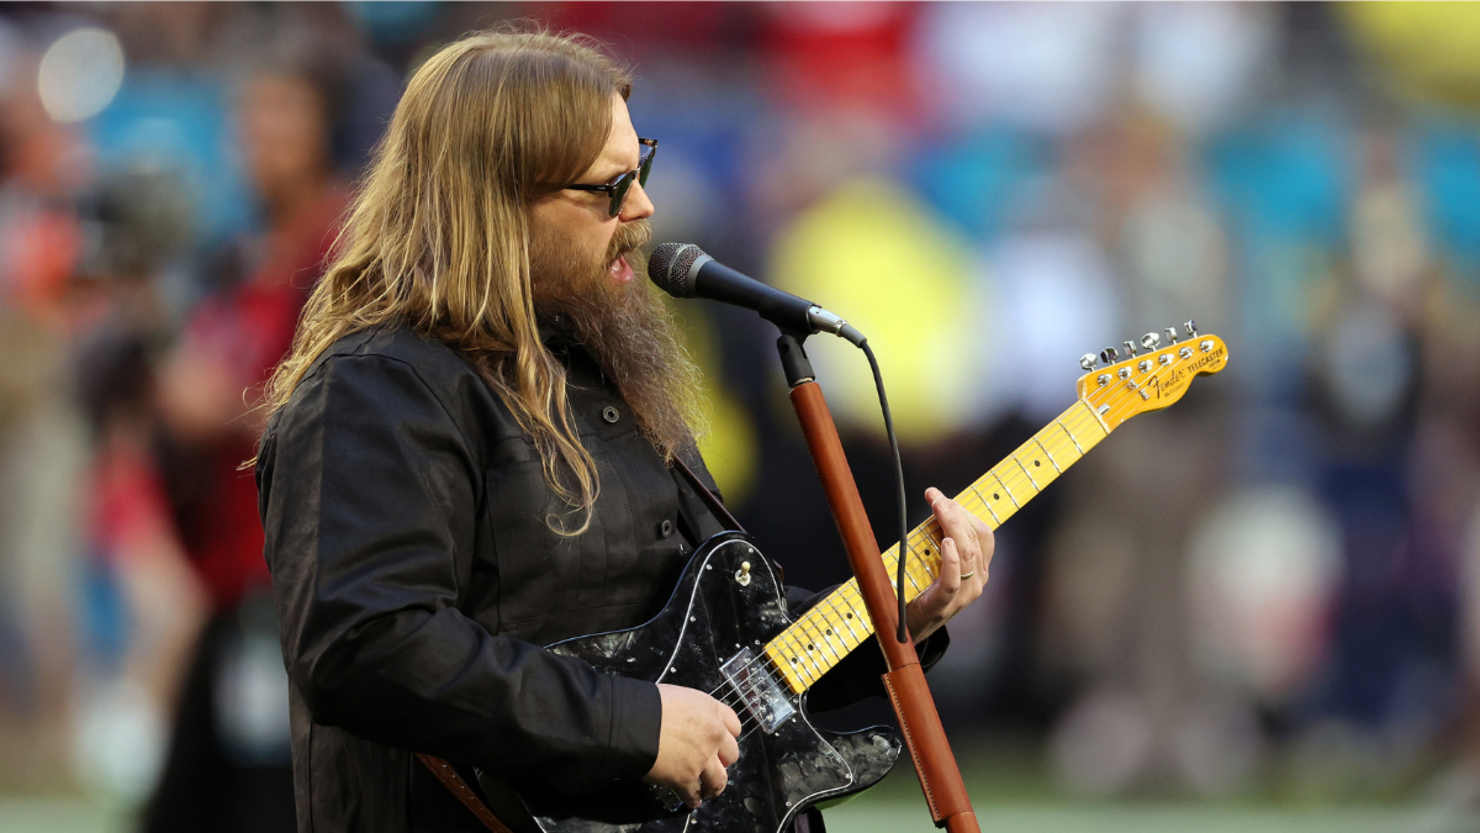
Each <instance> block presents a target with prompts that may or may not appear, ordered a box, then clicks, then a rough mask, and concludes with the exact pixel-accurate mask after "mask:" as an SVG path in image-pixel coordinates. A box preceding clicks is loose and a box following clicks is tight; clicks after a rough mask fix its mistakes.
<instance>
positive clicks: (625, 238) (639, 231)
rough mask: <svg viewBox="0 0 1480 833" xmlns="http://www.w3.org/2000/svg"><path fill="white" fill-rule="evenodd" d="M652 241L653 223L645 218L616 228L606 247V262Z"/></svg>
mask: <svg viewBox="0 0 1480 833" xmlns="http://www.w3.org/2000/svg"><path fill="white" fill-rule="evenodd" d="M651 242H653V224H652V223H650V222H648V221H647V220H636V221H633V222H631V223H627V224H626V225H624V226H622V227H621V228H619V229H617V231H616V233H615V234H613V235H612V242H611V245H610V246H608V248H607V255H608V257H607V259H606V262H607V263H611V262H612V261H614V260H616V259H617V258H619V257H621V256H622V255H625V254H627V253H628V252H630V251H633V250H634V249H639V248H641V247H643V246H646V245H647V244H649V243H651Z"/></svg>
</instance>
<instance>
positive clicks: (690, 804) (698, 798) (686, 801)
mask: <svg viewBox="0 0 1480 833" xmlns="http://www.w3.org/2000/svg"><path fill="white" fill-rule="evenodd" d="M669 789H671V790H673V792H674V793H675V794H676V795H677V796H678V799H679V800H680V801H682V802H683V806H685V807H687V808H689V809H690V810H693V809H695V808H696V807H698V806H699V805H700V804H703V803H704V796H703V795H701V793H702V792H703V790H704V788H703V786H702V785H701V784H700V783H699V782H697V781H696V782H694V783H693V784H684V785H678V784H674V785H671V786H669Z"/></svg>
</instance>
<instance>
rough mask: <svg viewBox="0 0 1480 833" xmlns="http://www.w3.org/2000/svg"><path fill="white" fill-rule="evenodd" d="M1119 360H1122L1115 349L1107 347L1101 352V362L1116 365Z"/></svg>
mask: <svg viewBox="0 0 1480 833" xmlns="http://www.w3.org/2000/svg"><path fill="white" fill-rule="evenodd" d="M1118 358H1120V354H1119V353H1117V352H1115V348H1114V347H1106V348H1105V349H1104V350H1101V351H1100V361H1102V362H1104V363H1105V364H1115V360H1116V359H1118Z"/></svg>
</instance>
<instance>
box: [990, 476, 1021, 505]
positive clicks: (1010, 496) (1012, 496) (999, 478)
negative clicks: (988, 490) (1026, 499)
mask: <svg viewBox="0 0 1480 833" xmlns="http://www.w3.org/2000/svg"><path fill="white" fill-rule="evenodd" d="M987 473H988V474H990V475H992V476H993V477H995V478H997V484H998V485H999V486H1001V487H1002V491H1004V492H1006V493H1007V499H1008V500H1010V501H1012V505H1013V507H1014V508H1017V509H1021V508H1023V505H1022V504H1021V503H1018V500H1017V495H1015V494H1013V493H1012V490H1011V489H1009V488H1007V484H1006V483H1004V482H1003V481H1002V475H1000V474H998V473H997V470H996V469H995V468H994V469H992V470H991V471H990V472H987Z"/></svg>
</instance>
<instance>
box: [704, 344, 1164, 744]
mask: <svg viewBox="0 0 1480 833" xmlns="http://www.w3.org/2000/svg"><path fill="white" fill-rule="evenodd" d="M1180 363H1181V360H1179V361H1178V362H1176V363H1175V364H1180ZM1175 364H1172V365H1168V366H1166V368H1167V369H1170V368H1171V367H1175ZM1104 393H1106V391H1103V390H1096V391H1095V392H1094V393H1093V394H1091V395H1090V397H1089V398H1091V399H1095V400H1098V399H1100V398H1102V397H1103V395H1104ZM1127 398H1128V397H1127ZM1081 402H1084V400H1081ZM1085 404H1086V405H1087V406H1088V407H1093V405H1090V404H1089V403H1085ZM1094 404H1101V403H1099V402H1095V403H1094ZM1132 404H1134V403H1132ZM1072 407H1073V406H1071V408H1072ZM1082 410H1083V409H1081V413H1079V414H1075V415H1071V416H1070V417H1069V419H1070V421H1071V424H1073V426H1074V429H1077V433H1079V434H1083V433H1085V432H1086V430H1087V429H1089V428H1090V427H1092V426H1094V425H1097V424H1098V422H1099V421H1098V420H1097V419H1095V418H1094V416H1092V415H1087V414H1084V413H1082ZM1107 415H1108V413H1107ZM1060 419H1063V417H1060ZM1045 427H1047V426H1045ZM1060 427H1061V429H1063V430H1064V432H1065V433H1066V434H1068V435H1069V436H1068V439H1070V440H1071V442H1072V441H1074V440H1075V435H1074V433H1073V431H1072V430H1071V429H1069V428H1067V427H1065V426H1063V425H1062V424H1061V423H1060ZM1100 427H1101V429H1102V430H1103V426H1100ZM1035 439H1036V437H1035ZM1051 442H1052V440H1051ZM1062 442H1063V441H1062V440H1058V441H1056V443H1055V444H1056V445H1058V446H1060V450H1061V453H1063V452H1065V451H1067V449H1066V448H1064V447H1063V445H1062ZM1024 445H1027V444H1026V443H1025V444H1024ZM1082 456H1083V455H1082V454H1081V455H1080V457H1082ZM1009 459H1010V460H1012V461H1013V462H1015V463H1017V464H1018V465H1019V466H1021V465H1022V464H1021V462H1020V461H1018V460H1017V459H1016V452H1014V453H1013V455H1011V456H1010V457H1009ZM1006 462H1007V461H1003V463H1001V464H999V465H1003V464H1005V463H1006ZM1075 462H1077V459H1076V461H1075ZM988 474H991V475H993V476H995V477H997V479H998V481H999V482H1000V483H1001V484H1002V486H1003V488H1004V489H1011V488H1014V487H1017V488H1022V487H1023V486H1024V483H1023V482H1022V480H1023V478H1021V477H1019V476H1015V477H1010V478H1007V479H1004V478H1002V477H1001V475H1000V473H997V472H995V467H994V471H991V472H988ZM984 478H985V475H984V476H983V478H982V479H984ZM1055 479H1057V478H1055ZM1007 480H1011V481H1012V485H1009V484H1008V482H1007ZM974 485H975V484H973V486H974ZM1041 491H1042V489H1041V488H1035V489H1033V494H1034V495H1036V494H1038V493H1039V492H1041ZM983 505H984V507H987V506H989V504H986V503H985V501H983ZM973 514H976V513H973ZM999 525H1000V524H999ZM932 526H938V524H933V523H927V524H922V525H921V528H920V529H918V530H917V531H915V532H913V533H911V536H910V538H909V541H910V543H912V544H914V543H918V542H920V541H921V540H922V539H923V541H924V543H925V544H926V545H927V546H928V547H929V548H931V549H938V545H936V544H935V543H934V541H933V540H931V535H930V533H931V532H933V531H936V530H933V529H931V527H932ZM894 549H897V547H891V550H894ZM923 560H924V559H920V561H922V562H923ZM922 566H924V567H925V573H926V575H927V577H929V578H930V580H932V581H933V580H934V579H935V578H936V575H934V574H932V573H931V572H930V569H929V566H928V565H923V564H922ZM907 575H908V574H907ZM911 583H912V584H913V583H914V582H913V576H911ZM852 585H853V582H849V583H847V584H845V585H843V586H842V587H841V588H839V589H840V590H842V591H844V593H839V592H837V591H834V592H833V593H830V594H828V596H826V597H824V599H823V601H825V602H828V603H829V606H832V607H833V608H834V610H836V602H834V601H833V596H838V595H844V594H845V593H847V591H850V590H853V587H852ZM915 588H916V592H917V594H918V593H919V592H921V591H920V589H919V585H918V584H916V585H915ZM820 604H821V603H820V602H819V605H820ZM849 607H850V608H851V607H852V605H851V603H849ZM814 610H816V608H814ZM811 613H813V611H812V610H809V611H808V613H807V614H803V616H802V617H801V618H799V619H798V620H797V621H796V622H794V623H793V626H800V628H799V630H800V631H801V632H802V633H804V634H805V633H806V630H807V626H808V625H811V627H812V629H813V630H814V631H816V630H817V629H818V626H817V625H816V624H815V623H813V622H811V621H810V617H809V614H811ZM793 626H788V628H787V629H786V631H791V630H793ZM786 631H783V633H782V634H780V635H778V636H785V634H786ZM814 639H815V638H814ZM824 640H825V637H824ZM774 641H776V640H773V642H774ZM787 641H789V642H791V643H792V644H791V646H790V647H792V648H793V655H794V657H795V656H803V657H805V658H806V659H807V660H808V662H810V663H811V665H812V668H810V669H809V668H807V667H806V665H801V666H799V667H798V669H797V672H798V676H801V675H802V673H805V676H807V677H812V676H814V674H813V673H811V672H813V671H819V672H821V673H826V671H827V670H828V669H822V668H820V667H818V666H817V663H816V661H815V660H813V659H811V658H810V657H808V656H806V655H803V654H801V652H800V651H799V650H797V649H798V648H800V644H799V641H798V640H796V639H795V635H793V637H792V638H790V639H788V640H787ZM825 644H827V645H828V646H829V648H830V649H832V650H833V653H834V654H835V655H837V651H836V649H833V648H832V645H831V643H830V642H826V641H825ZM860 644H861V643H860ZM854 647H855V648H856V647H857V646H854ZM852 650H853V649H852V648H850V649H849V650H847V651H844V652H843V654H844V655H846V654H847V653H851V652H852ZM774 659H775V658H774V657H770V656H767V655H765V654H763V655H762V656H761V657H758V658H757V659H755V660H752V661H751V662H750V663H747V664H746V666H743V668H745V669H749V667H750V666H753V665H755V664H757V663H759V662H762V661H764V660H772V661H773V664H774ZM793 661H794V662H795V660H793ZM839 661H841V657H840V658H839ZM779 670H780V669H778V671H779ZM782 676H785V674H784V673H783V674H782ZM815 676H817V677H818V678H819V679H820V674H817V675H815ZM726 682H729V681H728V680H727V681H725V682H721V683H720V685H719V686H717V687H716V688H715V690H714V691H713V692H711V695H713V694H715V693H718V692H719V690H720V689H721V688H725V687H726V685H725V683H726ZM803 682H804V683H806V684H807V686H808V687H809V688H810V687H811V685H813V684H815V682H816V680H811V681H807V680H803ZM736 688H737V687H736V686H734V684H733V683H732V684H731V686H730V691H727V692H726V693H725V695H723V696H722V697H721V701H722V702H725V701H728V700H729V697H730V696H731V695H730V692H731V691H734V695H735V696H738V697H740V698H742V704H743V698H744V693H743V692H739V691H736V690H735V689H736ZM750 690H751V692H754V690H755V689H754V687H751V689H750ZM726 705H729V706H731V708H734V707H735V705H737V704H734V703H729V702H726ZM741 713H742V714H746V715H747V718H743V719H742V735H741V737H742V738H743V737H745V736H746V735H748V734H749V733H750V731H753V730H754V728H755V727H753V726H752V727H749V728H748V729H747V728H746V727H745V723H748V722H750V721H749V719H748V718H749V716H750V709H748V708H747V709H745V710H744V711H743V712H741ZM755 720H756V723H759V719H758V718H756V719H755Z"/></svg>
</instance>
